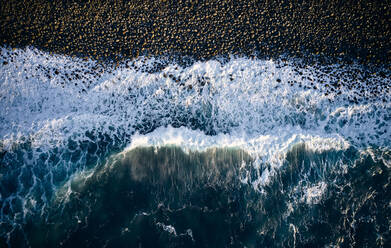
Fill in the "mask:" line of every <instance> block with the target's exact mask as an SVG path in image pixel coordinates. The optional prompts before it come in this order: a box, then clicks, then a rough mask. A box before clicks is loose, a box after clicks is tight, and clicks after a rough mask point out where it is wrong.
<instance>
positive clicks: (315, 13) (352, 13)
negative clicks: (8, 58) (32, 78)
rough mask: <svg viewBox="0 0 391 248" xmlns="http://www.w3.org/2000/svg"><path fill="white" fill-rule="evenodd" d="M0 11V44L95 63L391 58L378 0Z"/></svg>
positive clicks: (8, 6) (386, 12)
mask: <svg viewBox="0 0 391 248" xmlns="http://www.w3.org/2000/svg"><path fill="white" fill-rule="evenodd" d="M0 16H1V18H0V28H1V29H2V32H1V33H0V46H9V47H12V48H23V47H27V46H33V47H36V48H38V49H41V50H43V51H46V52H54V53H57V54H63V55H69V56H77V57H80V58H91V59H95V60H98V61H113V62H118V61H123V60H126V59H132V58H137V57H138V56H140V55H147V56H167V55H168V56H172V57H181V56H188V57H191V58H194V59H195V60H207V59H211V58H215V57H218V56H227V55H229V54H233V55H238V56H250V57H251V56H254V55H255V54H257V55H256V56H260V57H270V58H275V57H280V56H288V57H293V58H300V59H307V57H310V56H314V57H320V58H325V59H326V60H335V61H344V62H347V63H350V62H359V63H362V64H376V65H387V64H389V63H390V62H391V43H390V42H389V41H390V40H391V8H390V7H389V6H387V3H385V2H384V3H367V2H366V1H360V2H359V3H357V4H356V5H354V6H349V3H336V2H333V3H323V2H316V3H315V2H314V3H308V2H307V3H295V4H292V3H290V4H288V3H281V2H264V3H258V2H255V1H250V0H249V1H244V2H240V3H237V2H235V1H230V0H226V1H223V2H218V1H193V2H191V3H190V2H185V1H178V2H175V1H174V2H172V1H150V2H148V3H143V1H132V2H126V1H112V2H104V1H99V0H98V1H88V2H85V3H77V2H71V3H65V2H62V1H54V2H44V3H38V2H34V1H29V0H25V1H14V0H11V1H7V2H6V3H4V4H2V7H0ZM309 59H311V58H309Z"/></svg>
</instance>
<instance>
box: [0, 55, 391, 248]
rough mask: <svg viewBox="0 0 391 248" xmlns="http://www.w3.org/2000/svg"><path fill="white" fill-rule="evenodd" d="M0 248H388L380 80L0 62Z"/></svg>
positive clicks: (386, 92)
mask: <svg viewBox="0 0 391 248" xmlns="http://www.w3.org/2000/svg"><path fill="white" fill-rule="evenodd" d="M0 64H1V66H0V161H1V166H0V246H10V247H375V246H376V247H387V246H388V245H389V244H390V243H391V234H390V231H391V230H390V229H391V209H390V208H391V185H390V184H391V148H390V146H391V94H390V91H391V77H390V75H391V73H390V71H389V70H387V69H385V68H381V67H368V66H364V65H360V64H354V63H353V64H343V63H333V64H327V65H326V64H321V63H311V64H310V63H305V62H304V61H300V60H298V59H289V58H281V59H278V60H266V59H255V58H247V57H230V58H224V59H222V58H221V59H219V58H217V59H213V60H207V61H192V62H189V63H187V64H184V63H180V62H175V61H172V60H171V61H170V60H165V59H164V58H155V57H141V58H138V59H135V60H131V61H124V62H122V63H120V64H114V65H102V64H99V63H97V62H96V61H93V60H82V59H79V58H71V57H67V56H60V55H53V54H49V53H45V52H42V51H39V50H37V49H35V48H26V49H13V50H11V49H8V48H2V49H1V56H0Z"/></svg>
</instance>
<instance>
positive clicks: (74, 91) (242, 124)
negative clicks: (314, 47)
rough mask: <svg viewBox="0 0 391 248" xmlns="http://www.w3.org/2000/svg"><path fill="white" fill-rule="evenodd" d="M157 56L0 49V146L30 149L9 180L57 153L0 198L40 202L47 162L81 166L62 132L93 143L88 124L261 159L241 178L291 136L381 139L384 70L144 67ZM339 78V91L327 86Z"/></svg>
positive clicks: (337, 146)
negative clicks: (117, 61)
mask: <svg viewBox="0 0 391 248" xmlns="http://www.w3.org/2000/svg"><path fill="white" fill-rule="evenodd" d="M4 62H5V63H4ZM156 62H158V59H156V58H151V59H145V58H141V59H138V60H135V61H128V62H123V64H121V65H120V66H119V67H108V66H103V65H99V64H98V63H97V62H95V61H91V60H88V61H84V60H81V59H78V58H70V57H67V56H59V55H50V54H48V53H45V52H41V51H39V50H37V49H33V48H27V49H24V50H21V49H14V50H10V49H7V48H2V49H1V56H0V64H1V67H0V148H1V150H2V151H4V152H12V150H13V149H14V148H15V147H17V146H18V144H23V143H24V142H27V141H28V142H30V145H31V148H32V149H33V151H32V154H33V155H32V157H30V154H26V155H25V157H26V160H25V161H24V162H23V163H24V166H23V168H22V169H21V170H20V175H19V176H18V178H22V176H25V174H26V175H28V171H29V170H32V168H34V167H33V166H31V165H30V164H29V163H31V164H32V165H34V166H35V165H36V164H38V163H35V162H34V161H35V160H37V159H38V158H39V156H40V155H41V153H44V152H47V151H50V150H54V149H58V150H59V153H61V156H59V157H60V158H59V159H60V160H53V161H51V160H50V159H45V160H44V161H45V163H44V165H45V166H44V167H42V166H41V167H40V170H43V171H42V173H41V174H40V176H39V178H38V177H37V178H35V176H33V178H34V180H35V181H34V182H33V183H32V184H31V185H30V186H28V185H29V184H27V183H26V185H27V186H26V187H31V188H30V189H26V188H24V187H19V188H18V192H17V193H16V194H11V195H10V196H9V197H8V198H7V199H3V198H0V200H1V201H2V202H3V203H4V204H3V208H5V206H6V204H5V203H6V202H8V203H9V204H8V203H7V204H8V205H12V204H13V203H12V202H13V201H14V200H15V199H18V197H19V198H23V199H26V200H23V204H22V205H23V206H27V205H31V206H32V208H35V206H42V202H45V201H46V200H45V199H46V197H47V196H50V194H46V193H44V190H43V188H44V187H43V186H42V185H43V184H44V183H48V181H49V184H50V185H54V186H53V187H55V185H58V182H57V184H56V182H54V180H55V179H53V178H54V176H55V174H56V173H54V172H53V170H57V174H59V175H62V174H65V175H66V176H63V177H61V176H58V177H59V178H60V179H58V180H60V182H63V181H64V180H67V179H68V178H69V177H70V176H71V175H72V174H73V173H75V172H76V171H78V170H82V169H83V168H84V166H85V163H87V162H86V161H87V159H86V154H80V155H78V156H79V157H77V156H76V155H75V158H74V157H72V158H71V159H69V158H68V159H67V160H65V159H64V158H66V157H69V156H70V155H68V154H67V153H66V152H64V150H67V149H68V143H69V142H71V141H72V142H76V144H78V142H82V141H88V142H95V140H91V137H90V136H89V135H87V133H88V132H92V133H94V134H96V135H98V134H105V135H108V136H109V137H111V140H110V141H108V142H119V143H121V142H122V143H123V144H122V146H121V145H120V147H125V146H126V145H128V148H126V149H131V148H134V147H136V146H156V147H158V146H164V145H177V146H180V147H182V148H183V149H184V150H185V151H189V150H204V149H207V148H211V147H237V148H240V149H243V150H245V151H246V152H248V153H249V154H250V155H252V156H253V157H254V159H255V161H258V162H255V163H254V164H253V166H255V167H257V166H260V164H261V163H268V164H270V165H272V168H266V169H265V170H264V171H263V172H262V174H260V175H259V178H258V179H257V180H255V181H254V180H253V181H251V183H252V184H253V186H254V187H255V188H259V187H261V186H262V185H264V184H266V183H267V182H268V181H269V180H270V177H271V176H273V168H278V167H279V166H281V161H282V160H283V159H284V156H285V154H286V152H287V151H288V150H289V149H290V148H292V146H294V145H295V144H298V143H303V142H304V143H305V144H306V146H307V148H308V149H311V150H318V151H321V150H328V149H333V150H344V149H347V147H349V146H352V145H353V146H355V147H358V148H366V147H367V146H375V147H377V146H380V147H389V146H390V142H391V132H390V131H389V130H391V127H390V125H391V122H390V120H391V97H390V94H389V88H390V85H391V83H390V78H389V77H384V76H381V75H377V74H371V75H367V76H366V77H360V76H357V75H360V73H364V72H362V70H361V69H362V68H361V67H360V66H359V65H345V66H341V65H338V64H336V65H331V66H322V65H312V66H298V64H297V63H294V62H289V61H283V60H279V61H273V60H261V59H249V58H231V59H229V60H228V61H227V62H225V63H222V62H220V61H218V60H209V61H204V62H196V63H194V64H193V65H191V66H188V67H181V66H180V65H178V64H175V63H172V64H169V65H167V66H166V67H165V68H163V69H162V70H161V71H158V72H153V73H151V72H148V69H151V68H152V67H153V65H154V63H156ZM386 75H390V73H389V72H387V73H386ZM342 81H343V83H342V86H340V88H339V89H336V90H330V88H331V87H333V86H332V85H334V84H341V82H342ZM384 86H386V87H384ZM374 91H376V94H372V92H374ZM173 126H175V127H176V128H174V127H173ZM126 149H125V151H126ZM76 150H77V149H76ZM74 151H75V148H73V150H72V152H74ZM72 156H73V155H72ZM75 161H77V162H75ZM10 170H11V168H10ZM64 171H65V172H64ZM23 173H25V174H23ZM64 177H65V178H64ZM242 181H243V182H248V183H249V182H250V181H248V180H247V181H246V177H244V178H242ZM21 185H23V183H21ZM42 192H43V193H42ZM36 195H41V196H40V197H37V196H36ZM0 197H3V195H1V194H0ZM27 199H31V200H27ZM306 199H307V198H306ZM308 199H310V198H308ZM311 199H312V198H311ZM306 201H307V200H306ZM8 205H7V206H8ZM1 211H3V210H1Z"/></svg>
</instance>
